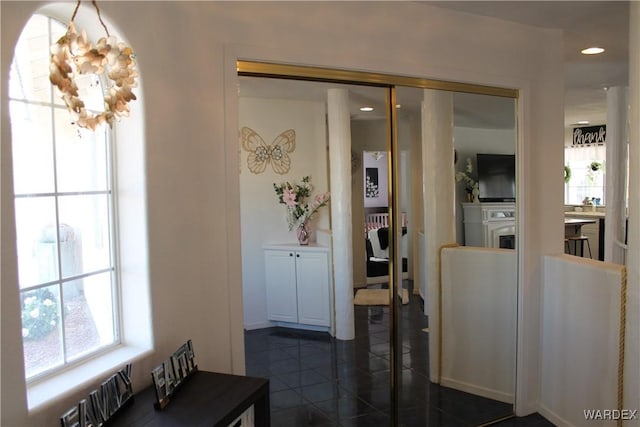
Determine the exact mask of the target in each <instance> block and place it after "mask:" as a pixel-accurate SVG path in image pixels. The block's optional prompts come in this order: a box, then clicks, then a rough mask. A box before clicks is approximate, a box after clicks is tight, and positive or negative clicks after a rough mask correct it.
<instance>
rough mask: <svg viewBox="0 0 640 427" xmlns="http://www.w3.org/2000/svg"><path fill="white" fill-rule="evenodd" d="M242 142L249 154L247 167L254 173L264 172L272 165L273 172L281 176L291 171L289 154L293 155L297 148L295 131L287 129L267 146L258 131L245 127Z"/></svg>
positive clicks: (241, 133) (241, 137) (241, 136)
mask: <svg viewBox="0 0 640 427" xmlns="http://www.w3.org/2000/svg"><path fill="white" fill-rule="evenodd" d="M240 141H241V143H242V148H244V149H245V151H247V152H248V153H249V155H248V156H247V167H248V168H249V171H251V172H252V173H255V174H260V173H262V172H264V171H265V169H266V168H267V165H268V164H271V168H272V169H273V171H274V172H275V173H277V174H279V175H284V174H286V173H287V172H289V169H291V158H290V157H289V153H293V151H294V150H295V148H296V131H295V130H293V129H287V130H285V131H284V132H282V133H281V134H280V135H278V136H277V137H276V138H275V139H274V140H273V142H272V143H271V144H267V143H266V142H264V139H262V137H261V136H260V135H258V133H257V132H256V131H254V130H253V129H251V128H248V127H243V128H242V129H241V130H240Z"/></svg>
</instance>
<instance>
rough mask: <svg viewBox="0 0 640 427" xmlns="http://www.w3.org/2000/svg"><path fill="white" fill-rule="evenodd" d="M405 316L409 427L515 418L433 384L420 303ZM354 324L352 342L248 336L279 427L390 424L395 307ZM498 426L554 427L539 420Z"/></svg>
mask: <svg viewBox="0 0 640 427" xmlns="http://www.w3.org/2000/svg"><path fill="white" fill-rule="evenodd" d="M401 310H402V311H401V315H400V316H401V322H402V331H401V342H402V353H403V354H402V365H403V370H402V377H401V384H402V385H401V393H400V410H399V412H400V419H401V425H402V426H407V427H413V426H438V427H445V426H447V427H461V426H477V425H480V424H482V423H485V422H487V421H489V420H492V419H497V418H501V417H504V416H505V415H506V414H508V413H509V412H510V411H511V409H510V405H507V404H504V403H501V402H496V401H492V400H489V399H485V398H482V397H478V396H474V395H471V394H468V393H463V392H459V391H456V390H453V389H449V388H445V387H440V386H438V385H436V384H432V383H430V382H429V380H428V357H429V356H428V347H427V345H428V344H427V333H426V332H424V331H423V329H424V328H426V327H427V321H426V318H425V317H424V316H423V315H422V308H421V299H420V297H419V296H416V295H411V301H410V303H409V305H405V306H403V307H402V309H401ZM355 319H356V339H355V340H352V341H340V340H336V339H333V338H331V337H330V336H329V335H328V334H326V333H320V332H310V331H303V330H297V329H288V328H280V327H275V328H267V329H260V330H254V331H246V332H245V353H246V365H247V375H249V376H258V377H267V378H269V379H270V392H271V396H270V398H271V421H272V425H273V426H274V427H287V426H296V427H299V426H344V427H350V426H377V427H382V426H386V425H388V423H389V421H388V417H389V408H390V404H389V402H390V391H389V321H388V308H386V307H384V308H381V307H372V306H370V307H367V306H356V307H355ZM499 425H500V426H530V427H542V426H551V425H552V424H551V423H549V422H547V421H546V420H544V419H543V418H542V417H540V416H539V415H533V416H529V417H525V418H520V419H511V420H507V421H503V422H502V423H500V424H499Z"/></svg>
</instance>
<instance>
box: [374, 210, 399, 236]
mask: <svg viewBox="0 0 640 427" xmlns="http://www.w3.org/2000/svg"><path fill="white" fill-rule="evenodd" d="M407 224H408V221H407V214H406V212H403V213H402V226H403V227H406V226H407ZM388 226H389V214H388V213H386V212H385V213H373V214H367V216H366V219H365V223H364V231H365V233H366V232H368V231H369V230H375V229H376V228H382V227H388Z"/></svg>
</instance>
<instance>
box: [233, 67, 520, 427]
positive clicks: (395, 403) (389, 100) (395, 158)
mask: <svg viewBox="0 0 640 427" xmlns="http://www.w3.org/2000/svg"><path fill="white" fill-rule="evenodd" d="M262 65H264V64H262ZM276 68H277V67H276ZM247 69H251V64H249V65H248V68H247ZM239 70H241V71H240V74H241V76H247V77H248V76H253V77H254V78H255V77H256V76H257V75H258V73H256V72H255V71H245V72H243V71H242V70H243V67H242V66H239ZM281 71H282V70H280V71H279V72H281ZM325 72H326V70H325ZM268 76H270V77H274V76H279V77H282V75H279V74H278V72H276V73H269V74H268ZM352 78H355V77H352ZM318 79H319V80H322V78H318ZM365 80H366V79H365ZM272 81H276V80H272ZM355 81H356V80H354V82H355ZM307 83H308V82H307ZM332 84H335V83H332ZM242 86H243V85H242V83H241V89H240V90H241V92H242ZM376 89H382V90H384V91H385V92H386V96H385V102H386V104H387V107H386V108H384V107H383V111H385V114H384V116H385V117H384V118H383V119H381V120H382V121H383V122H382V123H381V129H382V132H381V133H382V134H383V135H384V138H385V139H386V145H387V147H386V152H385V153H384V154H385V155H386V156H388V159H387V161H388V165H389V171H390V173H389V180H388V184H389V188H390V189H391V191H389V193H388V196H389V204H388V207H389V209H388V210H389V218H390V220H389V229H390V233H389V253H390V255H389V264H388V269H389V288H390V290H389V293H390V295H391V298H390V301H391V302H390V304H389V306H388V307H387V308H386V311H385V312H384V316H385V317H386V318H387V319H388V332H389V334H388V335H389V338H388V341H387V343H388V344H387V346H388V359H387V361H388V368H389V369H388V373H387V374H388V378H389V380H388V385H389V386H390V387H389V390H388V391H389V394H388V402H389V408H388V412H387V413H388V417H389V420H390V422H392V423H393V422H394V420H395V421H397V420H398V419H399V417H401V416H402V415H401V412H402V406H401V404H402V401H403V398H404V397H406V396H403V394H402V393H401V389H402V384H403V383H404V384H405V385H406V384H408V383H412V382H414V379H413V378H405V375H404V374H405V372H404V371H405V369H404V368H405V365H404V363H405V362H406V360H405V359H404V358H405V354H406V353H405V352H404V351H403V350H404V347H403V346H404V345H405V344H406V342H404V341H403V339H404V338H407V335H405V336H404V338H403V336H402V334H401V332H400V331H401V329H402V321H403V320H404V317H403V311H402V310H403V308H402V301H401V299H402V298H401V295H399V294H398V293H397V292H395V291H394V290H397V289H401V288H402V287H403V283H402V279H401V277H402V274H401V271H400V266H401V265H402V261H401V257H400V254H401V250H400V242H401V240H402V219H401V217H402V215H400V213H401V212H402V210H403V204H404V205H405V207H406V204H407V203H409V202H408V200H410V199H412V198H415V197H416V196H415V195H414V194H413V193H414V192H413V191H404V193H405V196H404V197H403V196H402V194H403V190H402V188H403V187H402V185H401V184H400V182H399V181H400V180H399V179H398V177H399V176H403V175H404V176H410V177H411V179H410V180H409V181H411V182H412V183H417V185H415V186H414V188H415V189H416V190H417V189H422V187H423V185H425V179H424V174H418V175H417V176H414V174H415V170H414V168H411V167H409V170H410V172H407V171H406V170H404V172H402V173H401V168H403V167H404V168H406V167H408V165H407V164H406V163H409V162H405V164H404V165H402V163H403V162H402V161H401V156H400V142H399V141H400V140H401V138H400V137H399V134H401V133H402V131H400V132H399V127H398V126H397V119H398V117H397V116H398V114H399V111H398V110H400V109H401V107H398V106H399V105H401V103H400V102H397V101H396V87H395V86H394V85H393V84H392V82H391V83H388V84H387V85H386V87H384V88H380V87H377V88H376ZM412 89H415V91H416V93H417V94H418V99H420V102H419V105H420V106H421V107H422V108H424V105H425V100H424V99H425V98H426V97H427V95H425V93H424V88H422V87H419V86H418V87H415V88H412ZM289 93H290V92H289ZM509 94H510V95H509V96H512V97H513V93H512V92H509ZM501 96H505V95H501ZM281 97H286V96H285V95H281ZM407 102H408V101H407ZM405 105H408V104H405ZM452 106H453V104H452ZM405 108H407V107H405ZM263 111H268V107H265V108H263ZM404 111H408V108H407V110H404ZM404 111H403V113H404ZM411 120H412V119H409V115H408V114H407V123H408V128H407V129H412V128H411V126H413V129H412V130H413V135H412V138H413V139H414V140H416V141H421V140H422V139H423V136H422V134H423V132H422V131H421V126H420V125H417V124H416V122H413V123H412V122H411ZM413 120H418V122H419V124H422V122H421V119H415V118H414V119H413ZM372 121H373V120H372ZM379 124H380V123H379ZM416 131H417V132H416ZM420 145H421V146H422V144H420ZM323 148H324V149H325V150H326V144H325V145H324V147H323ZM442 151H443V152H444V153H445V157H446V149H444V150H442ZM449 154H450V156H451V162H450V163H449V165H448V169H450V170H448V171H447V173H448V174H450V175H451V176H452V177H453V168H452V165H453V150H452V149H451V150H450V153H449ZM327 157H328V156H326V157H325V158H327ZM420 157H423V156H422V153H420V155H419V156H418V157H416V156H415V155H410V156H409V158H410V159H411V160H413V161H414V162H415V159H416V158H420ZM426 157H428V156H426ZM434 157H435V156H434ZM437 157H438V158H441V157H443V155H437ZM423 158H424V157H423ZM243 160H244V158H243ZM421 166H422V167H423V168H424V167H428V163H427V165H425V164H424V162H422V164H421ZM438 167H439V168H442V169H447V166H445V165H439V166H438ZM438 167H436V168H434V169H438ZM243 173H244V171H241V175H242V174H243ZM361 173H363V172H361ZM328 175H330V174H329V173H327V176H328ZM361 176H362V175H361ZM372 177H373V174H372ZM364 179H365V181H364V182H365V184H363V191H365V190H364V187H365V186H366V175H365V178H364ZM323 182H324V181H323ZM326 182H327V184H335V182H331V181H330V180H327V181H326ZM378 183H379V181H378ZM450 184H451V185H448V187H450V188H453V180H451V183H450ZM332 188H333V186H331V187H330V189H332ZM420 192H421V191H419V190H418V191H415V193H420ZM424 199H425V196H424V195H423V196H422V201H421V204H422V205H423V207H424V208H423V209H418V208H415V209H418V210H421V214H420V215H416V221H415V223H414V222H413V221H411V220H410V221H409V223H413V224H415V225H416V228H415V230H414V231H412V234H414V233H415V235H416V236H418V237H419V234H420V232H422V234H423V235H424V234H425V231H427V230H428V227H429V223H428V221H427V218H428V216H429V212H431V210H430V207H429V208H427V207H426V205H427V204H426V203H425V202H424ZM433 200H437V198H434V199H433ZM433 204H436V203H433ZM412 205H415V206H420V203H412ZM243 212H244V211H243ZM243 215H244V213H243ZM263 216H264V217H266V216H267V214H266V212H265V213H264V215H263ZM354 217H355V216H354ZM354 217H352V218H350V219H351V221H352V222H353V221H354ZM361 218H362V217H361ZM328 220H329V226H331V225H333V218H328ZM360 221H363V220H362V219H360ZM243 224H244V223H243ZM420 225H422V226H420ZM356 230H357V231H356ZM360 230H363V228H362V227H355V226H354V227H353V236H356V235H358V236H361V233H362V231H360ZM243 233H244V228H243ZM418 237H416V239H415V244H414V245H412V247H416V248H418V250H416V251H415V253H416V256H420V255H419V254H421V252H420V250H419V246H420V239H419V238H418ZM454 237H455V234H454ZM360 238H361V237H360ZM243 239H244V238H243ZM423 239H424V238H423ZM353 242H355V237H353ZM354 245H355V243H354ZM243 252H244V245H243ZM424 252H426V251H424V250H423V251H422V256H423V257H425V258H426V257H428V256H431V257H432V258H433V257H434V254H433V253H431V254H428V253H427V254H425V253H424ZM252 259H256V257H255V256H254V257H253V258H252ZM423 260H424V258H423ZM244 264H245V262H243V269H244ZM424 264H426V262H421V263H416V265H422V266H424ZM423 276H424V274H423ZM417 290H418V291H417V294H418V296H417V298H418V300H422V301H423V303H422V307H421V309H422V310H423V311H424V313H425V314H426V313H427V309H426V306H427V305H425V304H424V296H426V295H427V294H429V293H430V292H431V290H430V289H428V288H427V287H423V286H422V283H421V284H420V286H418V287H417ZM420 294H422V295H423V298H420ZM334 298H336V294H335V293H334ZM334 301H335V300H334ZM513 308H514V310H515V301H514V306H513ZM245 311H246V309H245ZM336 317H337V316H336ZM422 329H426V328H421V329H420V332H421V334H424V338H423V341H424V342H427V340H428V337H429V336H430V334H431V333H433V332H436V331H433V332H431V331H429V330H427V331H423V330H422ZM421 336H422V335H420V334H418V337H421ZM356 338H357V336H356ZM429 341H430V340H429ZM389 343H390V344H389ZM378 344H379V343H378ZM430 344H431V343H430V342H429V345H428V347H427V348H428V351H429V352H431V351H435V350H432V348H431V347H432V346H431V345H430ZM427 354H428V353H427ZM513 354H514V358H515V348H514V349H513ZM423 355H424V353H423ZM427 358H430V359H433V358H436V357H431V355H427ZM430 370H433V369H427V372H425V374H426V376H425V377H424V378H423V379H422V380H421V381H420V383H421V385H422V386H425V387H427V389H425V388H422V390H423V391H424V390H430V388H429V387H430V385H431V384H435V383H437V382H438V381H437V380H436V381H433V373H431V372H430ZM385 372H386V371H385ZM430 376H431V377H432V378H431V379H432V381H431V383H430V382H429V377H430ZM417 395H418V394H416V392H413V394H412V397H410V398H409V400H412V401H414V400H413V399H414V398H417V397H416V396H417ZM420 396H422V397H425V396H424V394H420ZM507 407H508V408H510V409H508V410H507V413H506V414H503V415H504V416H507V415H508V414H509V413H511V412H512V406H510V405H507ZM494 416H495V414H494ZM486 421H489V420H482V422H486Z"/></svg>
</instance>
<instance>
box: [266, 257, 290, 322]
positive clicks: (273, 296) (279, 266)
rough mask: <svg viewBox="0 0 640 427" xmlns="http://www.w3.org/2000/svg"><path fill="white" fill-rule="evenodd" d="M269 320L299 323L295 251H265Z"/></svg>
mask: <svg viewBox="0 0 640 427" xmlns="http://www.w3.org/2000/svg"><path fill="white" fill-rule="evenodd" d="M265 280H266V288H267V318H268V319H269V320H277V321H282V322H294V323H297V322H298V309H297V301H298V297H297V292H296V257H295V253H294V252H293V251H287V250H285V251H277V250H267V251H265Z"/></svg>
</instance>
